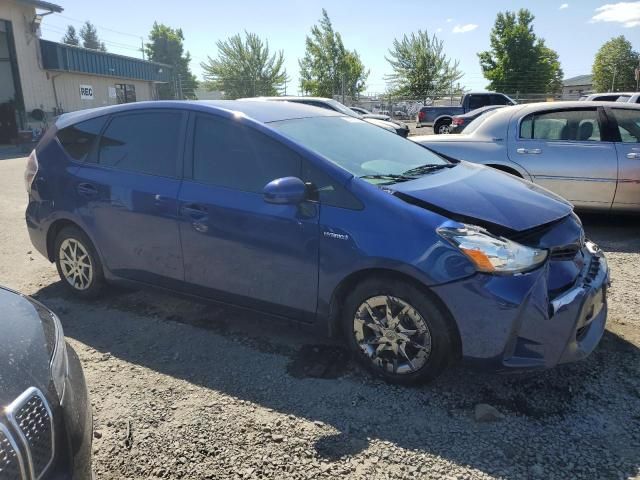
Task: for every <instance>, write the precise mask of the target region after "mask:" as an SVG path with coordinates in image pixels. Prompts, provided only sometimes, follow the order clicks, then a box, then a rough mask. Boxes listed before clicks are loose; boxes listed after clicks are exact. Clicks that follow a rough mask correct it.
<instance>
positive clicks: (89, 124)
mask: <svg viewBox="0 0 640 480" xmlns="http://www.w3.org/2000/svg"><path fill="white" fill-rule="evenodd" d="M106 120H107V117H99V118H92V119H91V120H87V121H85V122H80V123H76V124H75V125H71V126H69V127H66V128H63V129H62V130H59V131H58V133H57V137H58V141H59V142H60V145H62V148H64V150H65V151H66V152H67V154H68V155H69V156H70V157H71V158H73V159H74V160H77V161H79V162H84V161H85V160H86V158H87V155H89V152H91V149H92V148H93V146H94V144H95V142H96V139H97V138H98V135H100V131H101V130H102V127H103V126H104V123H105V122H106Z"/></svg>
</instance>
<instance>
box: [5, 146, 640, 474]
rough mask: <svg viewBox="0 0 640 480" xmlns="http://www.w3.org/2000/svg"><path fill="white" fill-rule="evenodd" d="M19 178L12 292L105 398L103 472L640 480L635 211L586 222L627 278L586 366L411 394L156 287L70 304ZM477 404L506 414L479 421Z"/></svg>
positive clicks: (97, 445)
mask: <svg viewBox="0 0 640 480" xmlns="http://www.w3.org/2000/svg"><path fill="white" fill-rule="evenodd" d="M23 168H24V159H15V160H4V161H0V192H2V193H1V194H0V259H1V260H2V261H1V262H0V283H2V284H4V285H7V286H9V287H12V288H15V289H18V290H21V291H23V292H25V293H27V294H31V295H33V296H35V297H36V298H38V299H40V300H41V301H43V302H44V303H45V304H47V305H48V306H49V307H51V308H52V309H54V310H55V311H56V312H57V313H58V314H59V315H60V317H61V319H62V322H63V324H64V328H65V333H66V335H67V337H68V341H69V343H70V344H71V345H72V346H73V347H74V349H75V350H76V351H77V352H78V354H79V356H80V358H81V360H82V363H83V366H84V369H85V374H86V377H87V381H88V384H89V389H90V393H91V397H92V401H93V406H94V417H95V435H94V437H95V438H94V466H95V472H96V476H97V478H98V479H122V478H136V479H138V478H212V479H222V478H225V479H226V478H231V479H241V478H243V479H245V478H246V479H248V478H269V479H271V478H272V479H281V478H292V479H310V478H317V479H334V478H343V477H344V478H347V477H348V478H361V479H365V478H366V479H373V478H375V479H378V478H380V479H386V478H406V479H414V478H425V479H436V478H437V479H439V478H460V479H488V478H504V479H520V478H522V479H538V478H539V479H552V478H558V479H565V478H585V479H595V478H598V479H619V478H620V479H626V478H640V353H639V347H640V334H639V331H640V330H639V327H640V316H639V314H638V311H640V294H639V293H638V290H639V287H640V226H639V223H640V222H638V218H626V219H619V218H613V219H611V218H606V217H589V218H586V219H585V225H586V228H587V232H588V234H589V235H590V236H591V237H592V238H593V239H595V240H596V241H598V242H599V243H600V244H601V245H602V246H603V248H604V250H605V251H607V253H608V259H609V262H610V265H611V268H612V272H613V278H614V284H613V286H612V288H611V290H610V297H609V298H610V319H609V323H608V328H607V332H606V334H605V337H604V339H603V341H602V343H601V345H600V346H599V348H598V349H597V350H596V351H595V352H594V353H593V354H592V355H591V356H590V357H589V358H588V359H587V360H585V361H583V362H580V363H577V364H572V365H565V366H561V367H558V368H556V369H554V370H551V371H548V372H543V373H537V374H528V375H517V376H514V375H511V376H499V375H489V374H484V373H480V372H473V371H470V370H468V369H465V368H462V367H456V368H454V369H452V370H450V371H448V372H447V373H446V374H445V375H444V376H443V377H441V378H440V379H439V380H438V381H436V382H434V383H432V384H430V385H428V386H425V387H421V388H414V389H407V388H399V387H393V386H389V385H386V384H384V383H381V382H379V381H376V380H372V379H371V378H369V377H368V376H367V375H366V374H364V373H362V372H361V371H360V370H359V369H358V368H357V367H356V366H354V365H353V364H352V363H351V362H349V361H347V360H345V353H344V351H343V350H342V348H341V347H340V345H338V344H333V343H331V342H327V341H326V340H325V339H322V338H315V337H314V336H312V335H310V334H308V333H304V332H301V331H299V330H298V329H296V328H295V327H292V326H291V325H288V324H284V323H277V322H274V321H272V320H270V319H268V318H265V317H263V316H260V315H256V314H251V313H247V312H245V311H242V310H238V309H233V308H229V307H221V306H218V305H213V304H205V303H198V302H194V301H191V300H184V299H180V298H175V297H171V296H168V295H166V294H163V293H157V292H154V291H128V290H127V291H125V290H119V289H114V290H112V291H111V292H110V293H108V294H107V295H106V296H105V297H104V298H102V299H100V300H98V301H93V302H83V301H79V300H77V299H74V298H71V297H69V296H68V295H67V294H66V293H65V292H64V291H63V290H62V288H61V285H60V283H59V281H58V277H57V275H56V272H55V268H54V267H53V265H51V264H49V263H48V262H46V261H45V260H44V259H43V258H41V256H40V255H39V254H37V252H35V251H33V250H32V247H31V244H30V243H29V240H28V237H27V233H26V229H25V227H24V220H23V211H24V206H25V201H26V196H25V193H24V186H23V182H22V172H23ZM318 377H325V378H318ZM481 403H487V404H489V405H491V406H493V407H495V408H496V409H497V410H498V412H499V413H498V414H497V415H496V416H497V417H499V418H498V420H497V421H495V422H488V423H484V422H478V421H476V419H475V417H474V409H475V408H476V406H477V405H478V404H481ZM494 415H495V414H494Z"/></svg>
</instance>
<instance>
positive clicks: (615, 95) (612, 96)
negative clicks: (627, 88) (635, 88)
mask: <svg viewBox="0 0 640 480" xmlns="http://www.w3.org/2000/svg"><path fill="white" fill-rule="evenodd" d="M633 95H634V93H633V92H631V93H625V92H607V93H592V94H590V95H583V96H582V97H580V99H579V101H581V102H617V101H618V99H620V97H623V100H622V101H623V102H627V101H628V100H629V98H630V97H631V96H633Z"/></svg>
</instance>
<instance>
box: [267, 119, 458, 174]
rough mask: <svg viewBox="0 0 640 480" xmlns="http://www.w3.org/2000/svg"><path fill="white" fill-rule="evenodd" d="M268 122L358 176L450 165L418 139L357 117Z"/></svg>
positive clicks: (401, 172)
mask: <svg viewBox="0 0 640 480" xmlns="http://www.w3.org/2000/svg"><path fill="white" fill-rule="evenodd" d="M269 126H271V127H273V128H275V129H277V130H278V131H280V132H282V133H284V134H286V135H287V136H289V137H291V138H292V139H294V140H295V141H296V142H298V143H299V144H301V145H304V146H305V147H307V148H309V149H310V150H313V151H315V152H317V153H319V154H320V155H322V156H324V157H325V158H327V159H328V160H330V161H332V162H333V163H335V164H337V165H338V166H340V167H342V168H343V169H345V170H346V171H348V172H350V173H351V174H353V175H355V176H358V177H362V176H370V175H390V174H391V175H402V174H403V173H404V172H406V171H408V170H410V169H413V168H416V167H420V166H423V165H426V164H436V165H449V162H447V161H446V160H444V159H442V158H441V157H439V156H438V155H436V154H435V153H432V152H430V151H429V150H427V149H426V148H424V147H422V146H420V145H418V144H417V143H415V142H412V141H411V140H407V139H405V138H402V137H400V136H399V135H396V134H395V133H391V132H387V131H385V130H383V129H381V128H380V127H377V126H375V125H371V124H369V123H367V122H365V121H362V120H359V119H356V118H349V117H342V116H340V117H310V118H298V119H292V120H282V121H278V122H272V123H269ZM373 183H379V182H373Z"/></svg>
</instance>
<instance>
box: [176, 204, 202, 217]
mask: <svg viewBox="0 0 640 480" xmlns="http://www.w3.org/2000/svg"><path fill="white" fill-rule="evenodd" d="M180 210H181V212H182V215H184V216H186V217H190V218H196V219H200V218H202V217H205V216H206V215H207V207H205V206H204V205H198V204H197V203H187V204H186V205H182V207H181V208H180Z"/></svg>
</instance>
